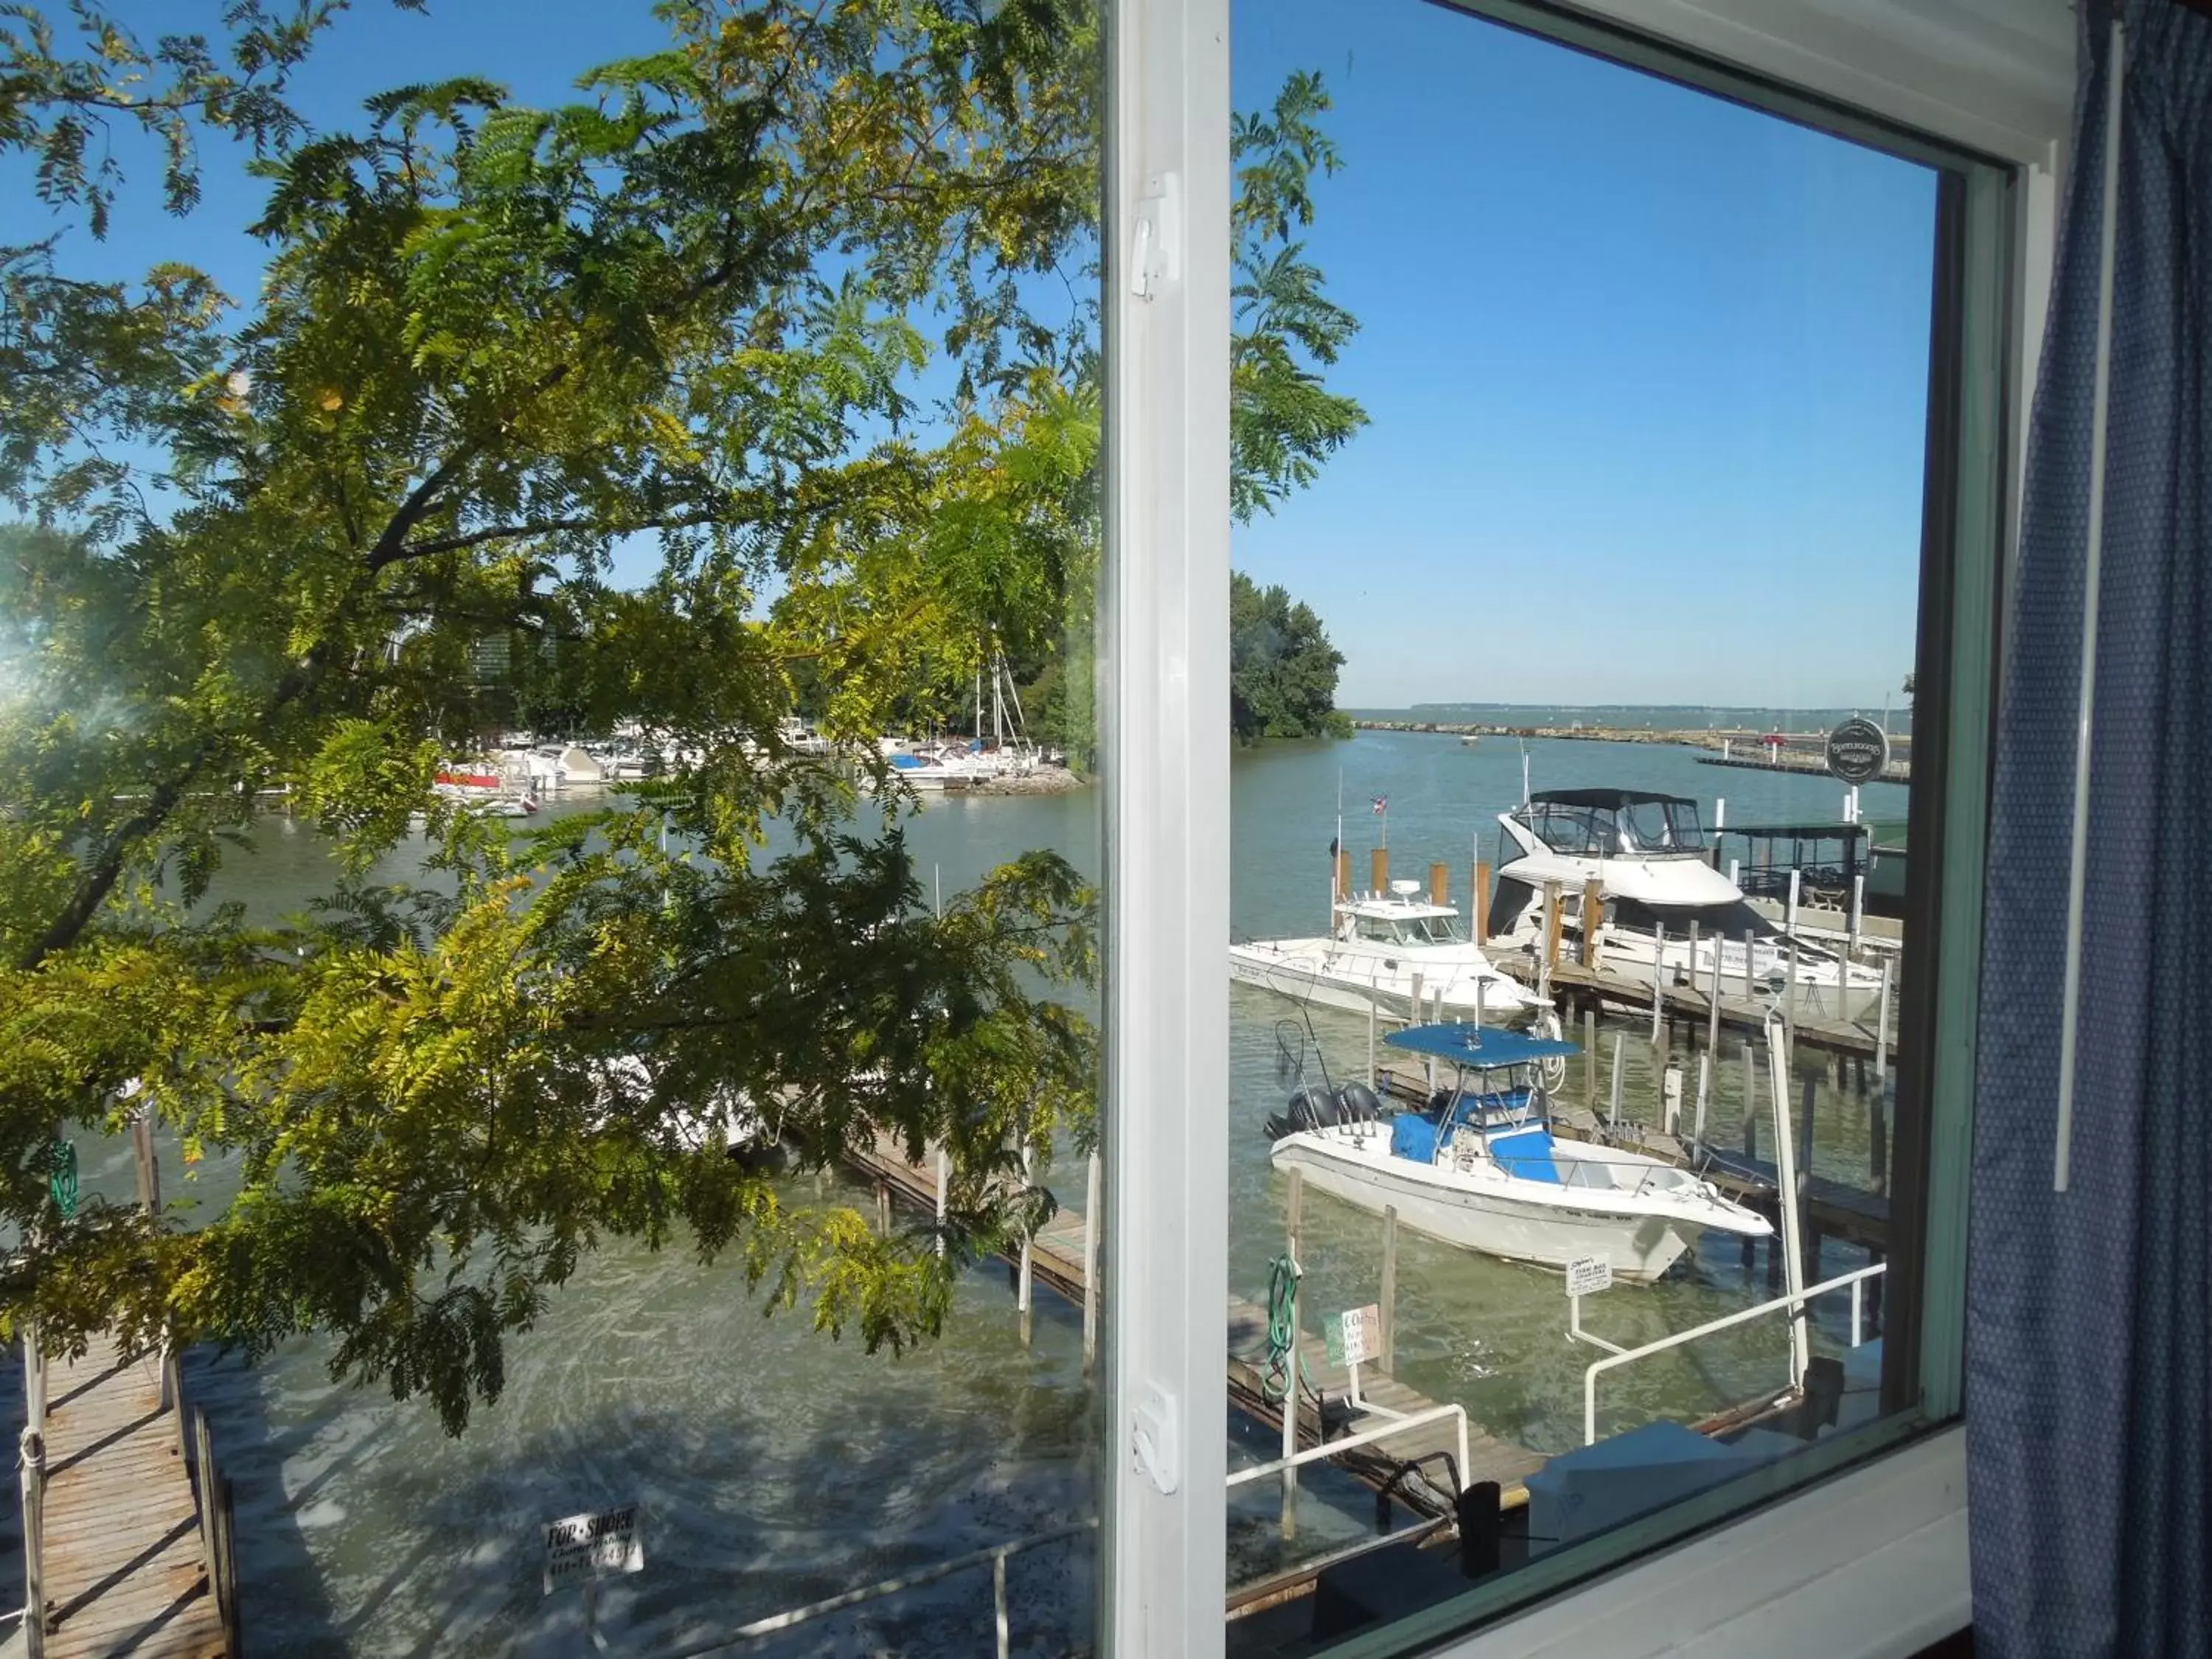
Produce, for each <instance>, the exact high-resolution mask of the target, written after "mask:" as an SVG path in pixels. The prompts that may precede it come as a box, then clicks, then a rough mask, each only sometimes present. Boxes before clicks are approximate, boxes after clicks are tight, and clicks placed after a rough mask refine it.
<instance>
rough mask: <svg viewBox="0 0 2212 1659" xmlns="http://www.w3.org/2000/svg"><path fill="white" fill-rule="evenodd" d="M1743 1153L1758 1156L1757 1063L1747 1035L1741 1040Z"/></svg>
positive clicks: (1753, 1156) (1747, 1156)
mask: <svg viewBox="0 0 2212 1659" xmlns="http://www.w3.org/2000/svg"><path fill="white" fill-rule="evenodd" d="M1743 1155H1744V1156H1745V1157H1746V1158H1757V1157H1758V1156H1759V1064H1758V1062H1757V1061H1756V1060H1753V1058H1752V1055H1751V1039H1750V1038H1749V1037H1746V1038H1745V1039H1744V1040H1743Z"/></svg>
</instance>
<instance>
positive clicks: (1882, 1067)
mask: <svg viewBox="0 0 2212 1659" xmlns="http://www.w3.org/2000/svg"><path fill="white" fill-rule="evenodd" d="M1896 968H1897V963H1896V962H1895V960H1894V959H1893V958H1892V957H1883V958H1882V959H1881V1006H1879V1007H1878V1008H1877V1009H1876V1010H1875V1017H1874V1091H1875V1097H1876V1098H1878V1099H1887V1097H1888V1092H1889V978H1890V975H1891V974H1893V972H1895V971H1896Z"/></svg>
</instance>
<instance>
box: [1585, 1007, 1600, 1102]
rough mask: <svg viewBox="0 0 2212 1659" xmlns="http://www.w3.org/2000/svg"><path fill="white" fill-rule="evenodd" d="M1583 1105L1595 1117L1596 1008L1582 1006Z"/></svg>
mask: <svg viewBox="0 0 2212 1659" xmlns="http://www.w3.org/2000/svg"><path fill="white" fill-rule="evenodd" d="M1583 1105H1585V1106H1587V1107H1589V1109H1590V1115H1591V1116H1592V1117H1595V1116H1596V1115H1597V1006H1596V1005H1595V1003H1587V1002H1586V1003H1584V1004H1583Z"/></svg>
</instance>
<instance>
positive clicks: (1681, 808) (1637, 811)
mask: <svg viewBox="0 0 2212 1659" xmlns="http://www.w3.org/2000/svg"><path fill="white" fill-rule="evenodd" d="M1620 816H1621V819H1622V823H1621V829H1622V832H1623V839H1624V840H1625V841H1626V842H1627V844H1628V846H1629V848H1630V849H1631V850H1632V851H1636V852H1640V853H1702V852H1703V851H1705V830H1704V829H1703V828H1702V827H1701V826H1700V825H1699V823H1698V809H1697V807H1696V806H1695V805H1692V803H1690V802H1688V801H1686V800H1639V801H1631V802H1629V803H1628V804H1627V805H1625V806H1623V807H1622V808H1621V813H1620Z"/></svg>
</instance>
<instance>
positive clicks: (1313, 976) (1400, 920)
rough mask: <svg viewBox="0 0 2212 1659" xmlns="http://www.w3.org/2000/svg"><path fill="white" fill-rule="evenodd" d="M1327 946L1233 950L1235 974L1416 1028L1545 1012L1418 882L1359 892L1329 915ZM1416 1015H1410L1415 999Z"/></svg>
mask: <svg viewBox="0 0 2212 1659" xmlns="http://www.w3.org/2000/svg"><path fill="white" fill-rule="evenodd" d="M1332 920H1333V921H1334V932H1332V933H1330V934H1329V935H1328V937H1327V938H1319V937H1316V938H1310V939H1254V940H1251V941H1249V942H1247V943H1242V944H1235V945H1231V946H1230V947H1229V975H1230V977H1231V979H1234V980H1237V981H1240V982H1242V983H1243V984H1246V985H1257V986H1260V987H1262V988H1264V989H1267V990H1270V991H1276V992H1279V993H1280V994H1283V995H1284V996H1286V997H1289V998H1291V1000H1294V1001H1297V1002H1311V1003H1319V1004H1321V1005H1322V1006H1324V1007H1329V1008H1347V1009H1350V1010H1351V1011H1352V1012H1355V1013H1364V1012H1367V1010H1368V1009H1370V1008H1373V1009H1376V1010H1377V1011H1378V1012H1382V1013H1384V1014H1389V1015H1390V1016H1392V1017H1394V1018H1400V1019H1414V1020H1419V1019H1422V1018H1427V1017H1428V1013H1429V1011H1431V1010H1435V1011H1436V1012H1437V1014H1438V1015H1439V1016H1443V1015H1458V1016H1462V1017H1463V1018H1469V1019H1474V1020H1476V1021H1478V1022H1480V1021H1485V1020H1498V1021H1511V1020H1513V1019H1516V1018H1519V1017H1521V1016H1522V1015H1523V1014H1526V1013H1527V1012H1529V1011H1531V1010H1533V1009H1535V1008H1538V1007H1541V1006H1542V1005H1541V1001H1540V1000H1539V999H1538V998H1537V996H1536V995H1535V994H1534V992H1532V991H1529V990H1528V989H1526V988H1524V987H1522V985H1521V983H1520V982H1519V981H1517V980H1515V979H1514V978H1512V977H1511V976H1510V975H1507V974H1504V973H1502V972H1500V971H1499V969H1498V967H1497V966H1496V964H1494V963H1492V961H1491V960H1490V958H1489V957H1486V956H1485V955H1484V954H1483V951H1482V947H1481V946H1480V945H1477V944H1475V943H1474V941H1473V940H1472V939H1468V936H1467V934H1466V933H1465V932H1464V931H1463V930H1462V927H1461V926H1460V917H1459V910H1458V908H1457V907H1455V906H1454V905H1450V904H1437V903H1434V902H1431V901H1430V900H1428V899H1427V898H1425V897H1424V896H1422V893H1421V884H1420V883H1419V882H1418V881H1394V882H1392V883H1391V884H1390V885H1389V890H1388V891H1387V892H1379V893H1358V894H1355V895H1353V896H1351V897H1348V898H1345V899H1342V900H1340V901H1339V902H1337V903H1336V904H1335V905H1334V907H1333V917H1332ZM1417 990H1418V992H1419V1006H1418V1007H1416V1006H1414V997H1415V992H1416V991H1417Z"/></svg>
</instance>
